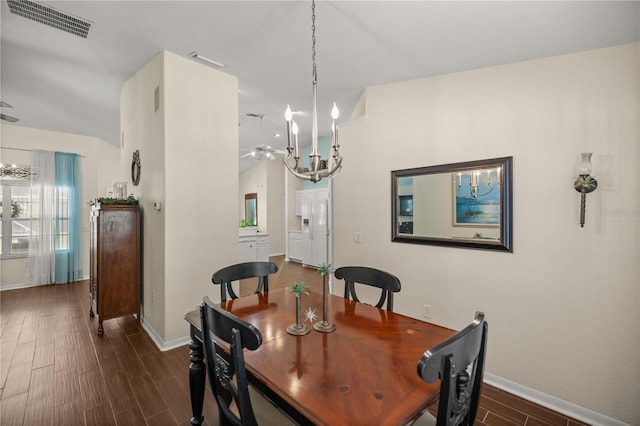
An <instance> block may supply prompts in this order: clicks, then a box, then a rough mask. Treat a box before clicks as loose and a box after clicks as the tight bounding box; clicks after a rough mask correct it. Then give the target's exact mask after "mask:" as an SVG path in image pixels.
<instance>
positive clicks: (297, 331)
mask: <svg viewBox="0 0 640 426" xmlns="http://www.w3.org/2000/svg"><path fill="white" fill-rule="evenodd" d="M310 331H311V327H309V326H308V325H306V324H303V323H302V322H301V321H300V293H297V294H296V322H295V324H291V325H290V326H289V327H287V333H289V334H292V335H294V336H304V335H305V334H307V333H308V332H310Z"/></svg>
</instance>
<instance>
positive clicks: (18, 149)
mask: <svg viewBox="0 0 640 426" xmlns="http://www.w3.org/2000/svg"><path fill="white" fill-rule="evenodd" d="M0 149H10V150H13V151H26V152H33V151H46V150H44V149H43V150H36V149H27V148H12V147H10V146H0ZM54 152H62V151H54ZM70 154H76V155H79V156H80V158H86V156H85V155H82V154H78V153H77V152H71V153H70Z"/></svg>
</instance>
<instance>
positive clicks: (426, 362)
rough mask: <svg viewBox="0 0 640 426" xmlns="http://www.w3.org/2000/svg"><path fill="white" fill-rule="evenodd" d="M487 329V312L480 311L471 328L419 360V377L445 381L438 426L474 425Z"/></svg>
mask: <svg viewBox="0 0 640 426" xmlns="http://www.w3.org/2000/svg"><path fill="white" fill-rule="evenodd" d="M488 328H489V326H488V324H487V322H486V321H485V319H484V313H482V312H479V311H478V312H476V316H475V319H474V320H473V322H472V323H471V324H470V325H468V326H467V327H465V328H464V329H463V330H461V331H459V332H458V333H456V334H455V335H453V336H452V337H451V338H449V339H447V340H446V341H444V342H442V343H440V344H438V345H436V346H434V347H433V348H431V349H429V350H427V351H426V352H425V353H424V354H423V355H422V357H421V358H420V360H419V362H418V375H419V376H420V377H421V378H422V380H424V381H425V382H427V383H432V382H434V381H436V380H438V379H440V380H441V381H442V383H441V385H440V402H439V404H438V416H437V421H436V425H437V426H453V425H455V426H458V425H465V426H467V425H473V422H474V420H475V416H476V412H477V410H478V401H479V399H480V387H481V385H482V377H483V374H484V359H485V350H486V342H487V331H488Z"/></svg>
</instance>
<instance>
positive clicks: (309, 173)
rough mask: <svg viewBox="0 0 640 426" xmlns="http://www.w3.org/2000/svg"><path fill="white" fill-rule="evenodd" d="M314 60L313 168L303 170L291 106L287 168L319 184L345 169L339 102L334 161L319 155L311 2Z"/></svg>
mask: <svg viewBox="0 0 640 426" xmlns="http://www.w3.org/2000/svg"><path fill="white" fill-rule="evenodd" d="M311 58H312V62H313V72H312V83H313V111H312V120H313V124H312V127H311V154H309V167H302V164H301V163H300V152H299V149H298V130H299V129H298V125H297V124H296V122H295V121H294V120H293V113H292V111H291V107H290V106H289V105H287V110H286V111H285V114H284V118H285V120H286V121H287V155H286V157H285V159H284V164H285V166H287V169H289V171H290V172H291V173H293V174H294V175H295V176H296V177H298V178H300V179H304V180H310V181H311V182H318V181H320V180H322V179H325V178H327V179H330V178H332V177H333V176H335V175H336V174H337V173H338V172H339V171H340V169H341V168H342V157H341V156H340V152H339V150H340V145H339V144H338V116H339V112H338V107H337V106H336V104H335V102H334V104H333V108H332V109H331V118H332V122H331V153H330V155H329V159H330V161H327V160H322V158H321V156H320V154H319V153H318V111H317V86H318V73H317V70H316V2H315V0H312V1H311Z"/></svg>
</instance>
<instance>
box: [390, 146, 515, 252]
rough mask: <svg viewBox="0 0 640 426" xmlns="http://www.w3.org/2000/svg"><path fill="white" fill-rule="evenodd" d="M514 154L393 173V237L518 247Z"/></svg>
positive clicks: (504, 248) (482, 246) (483, 246)
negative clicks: (515, 244) (515, 240)
mask: <svg viewBox="0 0 640 426" xmlns="http://www.w3.org/2000/svg"><path fill="white" fill-rule="evenodd" d="M512 166H513V157H502V158H493V159H489V160H479V161H469V162H464V163H454V164H443V165H438V166H429V167H418V168H413V169H405V170H394V171H392V172H391V206H392V207H391V221H392V222H391V241H393V242H399V243H413V244H431V245H438V246H452V247H465V248H475V249H485V250H499V251H507V252H512V251H513V247H512V244H513V235H512V229H513V225H512V173H513V172H512Z"/></svg>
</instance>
